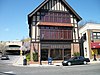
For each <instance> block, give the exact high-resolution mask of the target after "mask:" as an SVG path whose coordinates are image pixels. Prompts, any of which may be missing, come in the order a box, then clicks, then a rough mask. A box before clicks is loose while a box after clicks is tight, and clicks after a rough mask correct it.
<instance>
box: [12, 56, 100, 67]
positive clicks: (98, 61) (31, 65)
mask: <svg viewBox="0 0 100 75" xmlns="http://www.w3.org/2000/svg"><path fill="white" fill-rule="evenodd" d="M23 58H24V56H22V57H20V58H19V59H18V60H17V61H16V62H14V63H13V66H20V67H22V66H23V67H51V66H62V63H54V64H52V65H49V64H42V65H39V64H29V65H23ZM97 63H100V59H97V61H93V59H91V60H90V62H89V64H97Z"/></svg>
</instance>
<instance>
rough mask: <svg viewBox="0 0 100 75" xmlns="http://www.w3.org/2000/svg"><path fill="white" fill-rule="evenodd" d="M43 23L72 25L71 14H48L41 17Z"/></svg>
mask: <svg viewBox="0 0 100 75" xmlns="http://www.w3.org/2000/svg"><path fill="white" fill-rule="evenodd" d="M41 21H42V22H58V23H71V19H70V14H68V13H65V12H48V13H46V14H44V15H41Z"/></svg>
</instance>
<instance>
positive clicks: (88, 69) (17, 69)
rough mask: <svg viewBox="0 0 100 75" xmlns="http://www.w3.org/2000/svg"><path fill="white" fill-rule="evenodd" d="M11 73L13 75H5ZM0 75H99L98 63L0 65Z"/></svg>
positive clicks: (99, 67) (99, 64)
mask: <svg viewBox="0 0 100 75" xmlns="http://www.w3.org/2000/svg"><path fill="white" fill-rule="evenodd" d="M5 72H11V73H13V74H5ZM0 75H100V63H97V64H89V65H74V66H36V67H28V66H12V65H7V64H6V65H5V64H0Z"/></svg>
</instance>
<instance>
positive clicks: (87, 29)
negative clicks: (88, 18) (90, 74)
mask: <svg viewBox="0 0 100 75" xmlns="http://www.w3.org/2000/svg"><path fill="white" fill-rule="evenodd" d="M79 34H80V38H81V40H82V41H83V42H82V41H81V52H82V53H81V54H82V55H83V56H84V57H87V58H90V59H94V54H95V55H96V58H100V24H94V23H87V24H86V25H84V26H83V27H82V28H80V29H79Z"/></svg>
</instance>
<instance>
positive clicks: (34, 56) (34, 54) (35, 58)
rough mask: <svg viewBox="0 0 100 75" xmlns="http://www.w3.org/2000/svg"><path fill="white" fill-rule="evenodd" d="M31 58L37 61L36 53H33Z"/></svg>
mask: <svg viewBox="0 0 100 75" xmlns="http://www.w3.org/2000/svg"><path fill="white" fill-rule="evenodd" d="M33 60H34V61H38V53H33Z"/></svg>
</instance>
